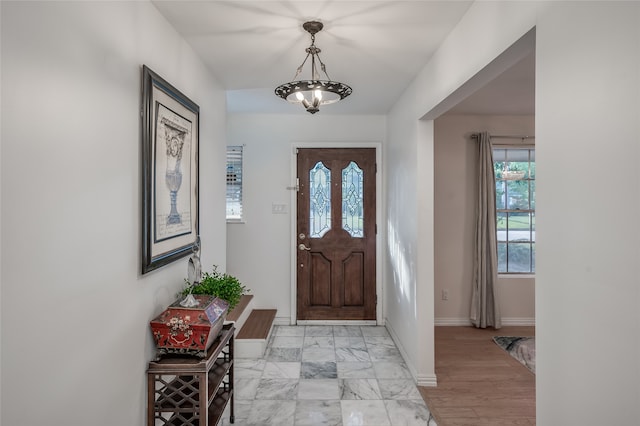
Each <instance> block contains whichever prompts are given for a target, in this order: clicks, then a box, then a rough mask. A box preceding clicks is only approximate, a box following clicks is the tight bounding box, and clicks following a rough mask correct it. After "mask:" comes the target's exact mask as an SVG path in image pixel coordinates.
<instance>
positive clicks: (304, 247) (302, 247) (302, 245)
mask: <svg viewBox="0 0 640 426" xmlns="http://www.w3.org/2000/svg"><path fill="white" fill-rule="evenodd" d="M298 250H307V251H311V248H310V247H307V246H305V245H304V244H300V245H298Z"/></svg>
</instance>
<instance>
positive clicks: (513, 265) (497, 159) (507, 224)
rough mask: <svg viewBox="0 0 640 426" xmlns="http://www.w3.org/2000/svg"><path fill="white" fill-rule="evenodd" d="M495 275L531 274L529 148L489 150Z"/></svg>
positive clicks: (532, 164)
mask: <svg viewBox="0 0 640 426" xmlns="http://www.w3.org/2000/svg"><path fill="white" fill-rule="evenodd" d="M493 169H494V172H495V176H496V213H497V237H498V272H499V273H501V274H511V273H513V274H522V273H529V274H531V273H534V272H535V266H536V265H535V250H536V246H535V241H536V213H535V210H536V198H535V194H536V181H535V178H536V163H535V150H534V149H533V148H524V149H523V148H505V149H494V150H493Z"/></svg>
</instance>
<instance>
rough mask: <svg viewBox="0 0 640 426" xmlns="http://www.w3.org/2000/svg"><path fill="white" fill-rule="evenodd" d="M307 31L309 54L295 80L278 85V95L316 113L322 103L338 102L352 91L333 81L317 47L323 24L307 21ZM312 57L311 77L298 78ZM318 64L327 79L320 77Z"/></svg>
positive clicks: (305, 24) (307, 49) (298, 70)
mask: <svg viewBox="0 0 640 426" xmlns="http://www.w3.org/2000/svg"><path fill="white" fill-rule="evenodd" d="M302 28H304V30H305V31H307V32H308V33H309V34H311V46H309V47H307V48H306V49H305V51H306V52H307V56H306V57H305V58H304V61H302V64H300V66H299V67H298V69H297V70H296V75H295V76H294V77H293V80H294V81H290V82H289V83H284V84H281V85H280V86H278V87H276V90H275V92H276V95H278V96H280V97H281V98H282V99H285V100H287V101H289V102H292V103H298V104H302V106H303V107H304V108H305V109H306V110H307V112H310V113H311V114H315V113H316V112H318V111H319V110H320V109H319V107H320V105H327V104H332V103H334V102H338V101H339V100H342V99H344V98H346V97H347V96H349V95H350V94H351V92H352V89H351V87H349V86H347V85H346V84H343V83H340V82H338V81H332V80H331V78H329V75H328V74H327V67H326V66H325V65H324V62H322V60H321V59H320V55H319V53H320V52H321V50H320V49H319V48H317V47H316V45H315V41H316V34H317V33H318V32H319V31H320V30H322V28H323V24H322V22H318V21H309V22H305V23H304V24H303V25H302ZM309 57H311V79H309V80H296V79H297V78H298V76H299V75H300V73H301V72H302V68H303V67H304V64H305V63H306V62H307V60H308V59H309ZM318 64H320V69H321V70H322V72H323V73H324V75H325V76H326V77H327V79H326V80H321V79H320V73H319V72H318Z"/></svg>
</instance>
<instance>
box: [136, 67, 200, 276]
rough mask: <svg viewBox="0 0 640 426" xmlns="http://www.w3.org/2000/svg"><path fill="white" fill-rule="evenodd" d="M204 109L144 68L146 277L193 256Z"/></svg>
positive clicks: (144, 265)
mask: <svg viewBox="0 0 640 426" xmlns="http://www.w3.org/2000/svg"><path fill="white" fill-rule="evenodd" d="M199 122H200V108H199V107H198V105H196V104H195V103H193V102H192V101H191V100H190V99H188V98H187V97H186V96H185V95H183V94H182V93H180V91H178V90H177V89H176V88H175V87H173V86H172V85H170V84H169V83H167V81H166V80H164V79H163V78H162V77H160V76H159V75H158V74H156V73H155V72H153V71H151V70H150V69H149V68H148V67H147V66H146V65H144V66H143V67H142V192H143V203H142V205H143V206H142V273H143V274H145V273H147V272H150V271H152V270H154V269H157V268H159V267H161V266H164V265H166V264H168V263H171V262H173V261H175V260H177V259H179V258H181V257H184V256H186V255H188V254H190V253H191V252H192V248H193V246H194V244H195V243H196V238H197V237H198V232H199V229H198V226H199V225H198V204H199V203H198V139H199Z"/></svg>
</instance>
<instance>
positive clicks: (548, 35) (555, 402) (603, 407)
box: [536, 2, 640, 425]
mask: <svg viewBox="0 0 640 426" xmlns="http://www.w3.org/2000/svg"><path fill="white" fill-rule="evenodd" d="M536 74H537V77H536V97H537V100H536V162H537V164H536V167H537V170H536V172H537V173H538V179H537V187H538V188H537V189H538V199H537V202H536V207H537V212H536V220H537V222H536V228H537V235H536V237H537V239H538V240H537V243H536V244H537V261H536V265H537V274H536V321H537V325H538V327H537V340H536V344H537V353H538V360H537V365H538V368H537V372H538V373H537V376H536V379H537V395H536V398H537V405H538V407H537V422H538V423H539V424H541V425H551V424H554V425H555V424H557V425H560V424H580V425H583V424H584V425H601V424H610V425H614V424H615V425H632V424H633V425H637V424H640V368H639V367H638V360H640V310H639V309H638V307H639V304H640V279H639V278H638V259H640V249H639V247H640V246H639V245H638V240H639V239H640V222H639V221H638V217H640V201H639V200H640V198H639V197H638V194H640V178H639V175H638V173H637V170H634V169H637V163H638V158H640V156H639V155H640V143H639V136H638V135H640V104H638V97H639V95H640V3H638V2H620V3H611V2H581V3H573V2H565V3H561V4H555V3H554V4H552V5H549V8H548V10H546V11H544V13H541V15H540V18H539V21H538V26H537V49H536Z"/></svg>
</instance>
